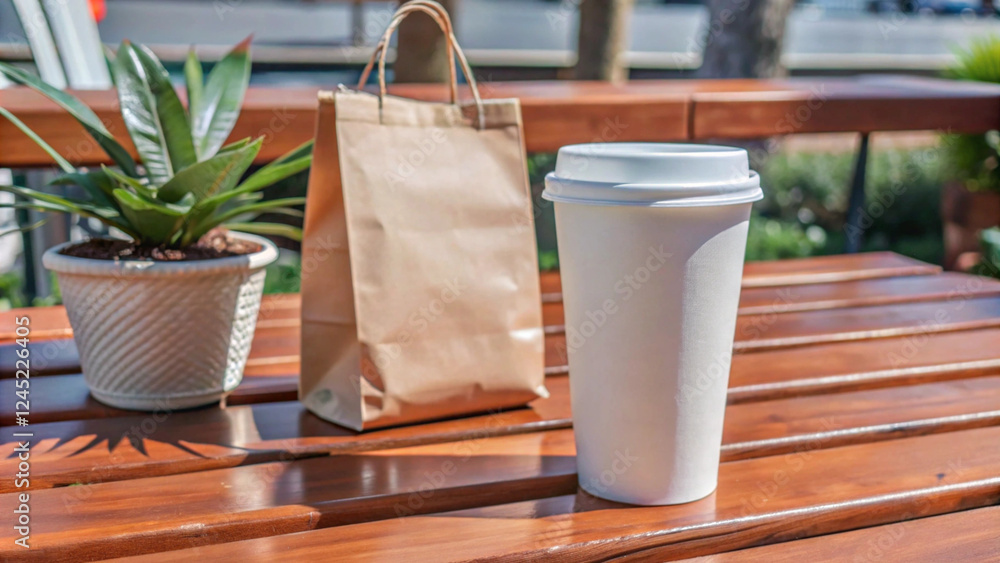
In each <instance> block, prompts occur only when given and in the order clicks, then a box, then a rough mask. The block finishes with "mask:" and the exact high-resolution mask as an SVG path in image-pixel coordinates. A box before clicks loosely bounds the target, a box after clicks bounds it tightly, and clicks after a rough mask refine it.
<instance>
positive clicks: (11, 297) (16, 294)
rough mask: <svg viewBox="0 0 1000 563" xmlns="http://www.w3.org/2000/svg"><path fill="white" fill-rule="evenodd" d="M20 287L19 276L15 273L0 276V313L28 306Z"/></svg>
mask: <svg viewBox="0 0 1000 563" xmlns="http://www.w3.org/2000/svg"><path fill="white" fill-rule="evenodd" d="M21 286H22V280H21V276H20V275H18V274H17V272H7V273H5V274H0V311H6V310H7V309H13V308H16V307H24V306H26V305H27V304H28V301H27V299H26V298H25V297H24V291H22V290H21Z"/></svg>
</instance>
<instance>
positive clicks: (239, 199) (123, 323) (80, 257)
mask: <svg viewBox="0 0 1000 563" xmlns="http://www.w3.org/2000/svg"><path fill="white" fill-rule="evenodd" d="M109 65H110V67H111V69H112V76H113V78H114V82H115V85H116V88H117V91H118V100H119V102H120V105H121V115H122V118H123V120H124V122H125V126H126V129H127V130H128V133H129V136H130V137H131V139H132V142H133V143H134V145H135V151H136V153H138V155H139V156H140V160H141V162H140V163H137V162H135V161H134V160H133V158H132V156H130V153H129V151H128V150H126V149H125V148H124V147H123V146H122V145H121V144H119V143H118V141H116V140H115V138H114V137H113V136H112V135H111V134H110V133H109V132H108V130H107V128H106V127H105V126H104V124H103V123H102V122H101V121H100V119H99V118H98V117H97V115H96V114H94V112H93V111H91V110H90V109H89V108H88V107H87V106H86V105H84V104H83V103H81V102H80V101H79V100H77V99H76V98H74V97H73V96H71V95H69V94H67V93H65V92H63V91H61V90H59V89H57V88H54V87H52V86H50V85H48V84H46V83H44V82H42V81H40V80H39V79H38V78H36V77H34V76H33V75H30V74H28V73H26V72H24V71H22V70H20V69H17V68H15V67H12V66H9V65H3V64H0V73H2V74H4V75H6V76H7V77H8V78H10V79H11V80H13V81H14V82H16V83H19V84H22V85H25V86H29V87H31V88H34V89H35V90H37V91H38V92H40V93H42V94H44V95H45V96H47V97H48V98H49V99H51V100H52V101H54V102H55V103H57V104H59V105H60V106H61V107H62V108H63V109H65V110H66V111H67V112H69V113H70V114H71V115H72V116H73V117H74V118H76V120H77V121H78V122H80V124H81V125H83V127H84V129H85V130H86V131H87V132H88V133H89V134H90V135H91V136H92V137H93V138H94V140H95V141H96V142H97V144H98V145H99V146H100V147H101V148H102V149H103V150H104V152H105V153H107V155H108V157H109V158H110V159H111V161H113V162H114V163H115V166H114V167H108V166H102V167H101V168H99V169H98V168H94V169H76V168H74V167H73V165H72V164H70V162H69V161H68V160H67V159H65V158H64V157H63V156H61V155H60V154H59V153H58V152H56V151H55V150H54V149H53V148H52V147H51V146H49V145H48V144H47V143H46V142H45V141H44V140H42V139H41V138H40V137H39V136H38V135H36V134H35V133H34V132H33V131H31V130H30V129H29V128H28V127H27V126H26V125H25V124H24V123H23V122H21V121H20V120H19V119H18V118H17V117H16V116H14V115H12V114H11V113H10V112H9V111H7V110H4V109H3V108H0V115H2V116H3V117H5V118H7V119H8V120H10V121H11V122H12V123H13V124H14V125H15V126H17V127H18V128H19V129H20V130H21V131H23V132H24V133H25V134H26V135H27V136H29V137H30V138H31V139H32V140H33V141H34V142H35V143H37V144H38V145H39V146H40V147H41V148H42V149H44V150H45V151H46V152H47V153H48V154H49V155H50V156H51V157H52V158H53V160H55V162H56V164H57V165H58V166H59V168H61V169H62V171H63V172H64V174H63V175H61V176H59V177H58V178H56V179H55V180H54V181H53V182H52V184H57V185H65V184H74V185H78V186H80V188H82V191H84V192H85V193H86V194H87V197H86V198H85V199H76V198H70V197H63V196H59V195H54V194H51V193H47V192H45V191H40V190H33V189H29V188H25V187H18V186H13V185H0V190H2V191H6V192H11V193H13V194H15V195H16V196H17V197H18V200H17V201H16V202H15V203H13V204H7V206H9V207H15V208H25V209H35V210H40V211H43V212H53V213H76V214H79V215H82V216H85V217H90V218H93V219H97V220H98V221H100V222H102V223H104V224H105V225H107V226H108V227H110V229H111V231H112V232H113V233H116V234H120V235H122V238H115V239H110V238H109V239H92V240H89V241H85V242H83V243H66V244H62V245H59V246H56V247H53V248H51V249H49V250H48V251H47V252H45V254H44V256H43V258H42V260H43V263H44V265H45V267H46V268H48V269H50V270H52V271H54V272H55V273H56V275H57V277H58V280H59V285H60V289H61V290H62V295H63V300H64V303H65V305H66V311H67V313H68V315H69V319H70V323H71V324H72V326H73V335H74V339H75V340H76V344H77V348H78V349H79V354H80V363H81V366H82V367H83V372H84V377H85V379H86V381H87V385H88V386H89V387H90V390H91V393H92V394H93V395H94V397H96V398H97V399H98V400H100V401H101V402H103V403H106V404H109V405H112V406H115V407H119V408H125V409H141V410H152V409H163V408H168V409H177V408H187V407H195V406H199V405H204V404H209V403H213V402H217V401H219V400H220V399H221V398H222V397H224V396H225V395H226V394H227V393H228V392H230V391H232V389H233V388H235V387H236V385H237V384H239V382H240V380H241V379H242V376H243V367H244V365H245V363H246V359H247V354H248V352H249V348H250V342H251V340H252V339H253V332H254V327H255V324H256V319H257V312H258V310H259V307H260V299H261V293H262V290H263V284H264V276H265V272H264V267H265V266H266V265H267V264H269V263H271V262H273V261H274V260H275V258H276V257H277V249H276V248H275V246H274V244H272V243H271V242H270V241H268V240H267V239H265V238H263V237H260V236H255V235H253V234H245V233H257V234H275V235H283V236H288V237H291V238H301V231H300V230H299V229H297V228H294V227H291V226H288V225H282V224H271V223H254V222H249V221H251V220H252V219H253V218H255V217H256V216H257V215H259V214H261V213H263V212H269V213H285V214H291V215H299V216H301V212H300V211H298V210H295V209H293V206H297V205H300V204H303V203H304V200H305V198H300V197H292V198H283V199H276V200H271V201H265V200H263V199H262V194H261V190H262V189H263V188H265V187H267V186H270V185H272V184H274V183H275V182H277V181H279V180H282V179H284V178H287V177H289V176H291V175H292V174H295V173H297V172H299V171H301V170H304V169H306V168H307V167H308V166H309V164H310V161H311V158H312V156H311V154H312V143H311V142H309V143H306V144H304V145H302V146H300V147H298V148H296V149H295V150H293V151H291V152H289V153H288V154H286V155H284V156H282V157H281V158H279V159H278V160H276V161H274V162H272V163H270V164H268V165H266V166H264V167H262V168H260V169H259V170H257V171H256V172H254V173H252V174H250V175H249V176H248V177H246V178H243V176H244V174H245V172H246V171H247V170H248V169H249V167H250V166H251V164H252V163H253V161H254V157H255V156H256V155H257V152H258V151H259V150H260V146H261V142H262V139H261V138H258V139H249V138H248V139H242V140H239V141H236V142H232V143H229V144H226V140H227V138H228V137H229V135H230V133H231V131H232V129H233V125H234V124H235V122H236V118H237V117H238V116H239V112H240V107H241V105H242V103H243V96H244V93H245V92H246V89H247V85H248V83H249V77H250V52H249V39H248V40H247V41H244V42H242V43H240V44H239V45H237V46H236V47H235V48H233V50H232V51H231V52H229V53H228V54H227V55H226V56H225V57H224V58H222V59H221V60H220V61H219V62H218V63H217V64H216V65H215V66H214V67H213V68H212V70H211V72H210V73H209V74H208V76H207V77H203V75H202V66H201V63H200V62H199V61H198V59H197V58H196V57H195V56H194V53H193V52H192V53H191V55H190V56H189V57H188V60H187V61H186V64H185V68H184V72H185V78H186V83H187V84H186V86H187V100H188V104H187V107H185V106H184V105H182V103H181V100H180V97H179V96H178V94H177V93H176V92H175V91H174V88H173V87H172V86H171V83H170V80H169V76H168V74H167V71H166V70H165V69H164V68H163V65H162V64H161V63H160V61H159V60H157V58H156V56H155V55H154V54H153V53H152V52H151V51H150V50H149V49H146V48H145V47H142V46H139V45H133V44H131V43H129V42H128V41H126V42H123V43H122V44H121V47H120V48H119V49H118V51H117V53H116V54H115V55H114V56H111V55H109ZM222 225H225V226H226V227H228V229H225V228H222ZM230 229H231V230H230ZM235 231H241V232H235Z"/></svg>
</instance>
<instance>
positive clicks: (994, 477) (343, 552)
mask: <svg viewBox="0 0 1000 563" xmlns="http://www.w3.org/2000/svg"><path fill="white" fill-rule="evenodd" d="M542 434H543V439H541V440H540V441H538V442H533V444H532V445H531V446H525V445H524V444H521V448H520V449H518V450H517V453H514V452H511V454H512V455H513V456H514V457H517V458H519V459H521V460H523V461H524V462H525V463H526V464H528V463H532V461H531V460H533V463H534V464H535V471H536V474H537V475H538V477H537V478H539V479H551V481H552V482H551V483H550V486H551V487H552V488H553V490H557V489H560V488H564V487H567V488H573V487H575V478H574V477H573V476H572V475H566V476H565V480H564V481H561V480H560V479H559V477H558V476H557V475H558V474H559V472H560V471H561V470H563V469H564V466H563V463H564V462H563V460H564V459H566V458H569V456H571V455H572V452H573V449H572V442H571V441H570V440H568V439H567V438H568V437H569V431H566V430H562V431H554V432H546V433H542ZM531 438H536V439H537V438H539V437H538V436H536V435H525V436H512V437H505V438H495V439H491V442H492V443H490V444H487V445H484V446H483V447H482V448H481V449H480V450H479V452H477V455H478V456H479V457H483V456H498V457H504V456H503V454H502V453H501V452H502V449H503V448H505V447H507V446H513V443H514V442H515V441H517V440H529V439H531ZM997 440H1000V428H984V429H976V430H966V431H961V432H953V433H948V434H940V435H934V436H922V437H916V438H905V439H901V440H891V441H887V442H879V443H873V444H862V445H855V446H846V447H843V448H834V449H829V450H816V451H803V452H797V453H794V454H786V455H779V456H769V457H763V458H757V459H750V460H745V461H737V462H730V463H723V464H722V466H721V467H720V470H719V488H718V490H717V491H716V492H715V493H713V494H712V495H710V496H709V497H707V498H705V499H703V500H700V501H696V502H692V503H689V504H685V505H677V506H666V507H628V506H627V505H622V504H618V503H614V502H610V501H604V500H601V499H597V498H595V497H592V496H590V495H588V494H587V493H584V492H576V493H575V494H566V495H563V496H554V497H549V498H544V499H538V500H532V501H527V502H518V503H509V504H502V505H495V506H483V507H480V508H474V509H467V510H462V511H457V512H452V513H446V514H434V515H427V516H421V515H417V514H414V515H411V516H409V517H407V518H390V519H386V520H382V521H376V522H368V523H359V524H356V525H344V526H337V527H331V528H327V529H323V530H318V531H312V532H308V533H305V534H294V535H292V534H289V535H275V534H273V533H271V534H267V537H261V538H259V539H254V540H252V541H243V542H236V543H223V544H221V545H214V546H210V547H201V548H198V549H192V550H187V551H178V552H175V553H159V554H157V555H156V556H155V557H154V558H150V559H149V560H156V561H192V560H199V561H232V560H240V559H245V558H250V559H253V560H264V559H267V558H269V557H270V558H275V557H280V558H282V559H284V560H289V559H292V560H308V559H310V558H313V559H322V560H327V561H339V560H348V559H350V558H351V557H352V556H356V555H357V554H364V557H365V560H366V561H372V562H380V561H401V560H407V561H424V560H426V561H473V560H485V559H490V560H494V561H525V560H530V559H534V558H538V559H542V558H544V560H546V561H572V562H578V561H601V560H607V559H609V558H612V557H622V556H626V555H630V556H637V555H638V554H639V553H640V552H641V553H642V555H643V558H642V559H640V560H650V561H664V560H670V559H679V558H682V557H691V556H695V555H705V554H709V553H716V552H719V551H728V550H733V549H740V548H744V547H752V546H755V545H758V544H761V543H773V542H780V541H787V540H791V539H797V538H803V537H811V536H817V535H821V534H829V533H833V532H840V531H846V530H852V529H857V528H862V527H866V526H873V525H881V524H886V523H890V522H898V521H903V520H908V519H912V518H917V517H921V516H930V515H937V514H944V513H948V512H953V511H956V510H962V509H968V508H979V507H984V506H990V505H992V504H995V503H996V502H998V501H1000V476H998V475H1000V473H998V471H1000V449H998V448H997V447H996V444H997ZM484 442H485V441H484ZM502 442H503V444H502ZM452 446H453V445H445V446H433V447H431V448H444V451H445V452H448V449H447V448H450V447H452ZM529 450H530V451H532V454H531V455H529V456H527V458H525V457H524V452H526V451H529ZM424 451H425V452H427V450H424ZM380 455H383V456H386V457H388V458H389V459H392V457H393V455H394V454H391V453H388V452H382V453H381V454H380ZM445 457H448V456H447V454H446V456H445ZM570 459H571V458H570ZM313 461H314V460H305V461H302V462H295V463H311V462H313ZM422 461H423V460H416V459H409V460H408V462H407V465H408V467H418V466H419V465H420V463H421V462H422ZM435 462H437V463H438V464H440V463H441V461H440V460H439V459H435ZM464 467H465V466H464V465H463V466H459V468H458V470H457V472H456V475H462V476H463V477H464V472H463V469H464ZM231 471H234V470H231ZM286 473H287V471H286ZM284 474H285V473H283V475H284ZM463 477H456V478H455V480H454V482H455V483H456V484H457V483H459V482H464V481H462V479H463ZM509 477H510V478H520V477H522V475H521V474H520V473H511V474H510V475H509ZM132 483H135V482H132ZM109 485H115V484H109ZM445 486H447V485H445ZM46 493H49V491H39V493H38V494H39V495H45V494H46ZM295 494H296V495H298V496H297V497H296V498H294V499H290V500H292V501H293V502H295V504H294V505H293V506H291V507H289V509H291V508H294V509H295V510H296V511H300V512H301V513H303V514H301V515H300V516H298V518H297V525H296V526H291V525H290V526H289V528H293V527H294V528H299V529H301V528H306V527H307V526H310V525H311V526H314V527H322V523H321V522H322V516H321V515H320V514H315V512H318V511H321V510H322V509H323V505H321V506H315V505H309V504H308V502H302V501H303V500H304V499H303V498H302V495H303V494H304V492H303V491H302V490H301V489H299V488H296V489H295ZM440 494H445V488H443V487H438V488H436V489H435V494H434V495H433V496H432V497H431V499H435V500H436V499H437V495H440ZM198 500H200V498H199V499H198ZM428 500H430V499H428ZM297 514H298V513H297ZM305 514H313V518H314V520H313V521H312V522H307V518H306V516H305ZM68 524H69V523H68ZM107 524H108V523H107V522H105V524H104V525H107ZM248 528H250V530H249V531H250V533H253V532H254V531H256V532H257V533H261V531H260V530H259V529H256V530H255V529H253V528H252V527H249V526H248ZM286 531H290V530H288V529H286ZM236 535H237V534H235V533H233V534H227V535H226V536H225V539H227V540H232V539H236V538H235V536H236ZM96 537H99V534H97V533H93V534H88V535H86V536H84V537H83V538H82V539H83V541H85V542H87V544H88V545H89V544H91V543H94V542H95V541H97V540H96V539H94V538H96ZM219 539H222V538H219V537H218V536H216V537H212V536H211V535H210V531H209V530H205V531H204V532H203V533H202V534H200V535H199V536H197V537H187V538H184V539H183V541H182V542H177V543H174V544H171V545H178V544H180V543H187V544H188V545H192V546H195V545H199V544H201V545H205V544H208V543H212V542H213V541H218V540H219ZM52 545H53V549H52V551H51V553H52V554H53V555H57V554H58V553H60V550H59V548H58V547H56V546H57V545H58V539H57V538H53V543H52ZM84 549H86V547H85V546H81V548H80V551H78V553H88V552H89V551H84ZM141 549H142V548H141V544H136V543H132V542H129V543H126V542H119V543H117V544H113V545H107V546H106V547H105V551H103V553H105V554H108V553H113V554H115V555H118V554H122V555H124V554H125V553H127V552H129V551H133V552H137V551H140V550H141ZM140 560H141V559H140Z"/></svg>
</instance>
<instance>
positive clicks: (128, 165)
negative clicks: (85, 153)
mask: <svg viewBox="0 0 1000 563" xmlns="http://www.w3.org/2000/svg"><path fill="white" fill-rule="evenodd" d="M0 74H3V75H4V76H6V77H7V78H9V79H10V80H12V81H13V82H16V83H17V84H20V85H22V86H27V87H29V88H32V89H34V90H35V91H37V92H39V93H40V94H42V95H44V96H45V97H47V98H48V99H50V100H52V101H53V102H55V103H56V104H58V105H59V106H60V107H62V108H63V109H64V110H66V111H67V112H69V114H70V115H72V116H73V118H75V119H76V120H77V121H79V122H80V124H81V125H83V128H84V129H85V130H86V131H87V133H88V134H90V136H91V137H93V138H94V140H95V141H97V144H98V145H100V146H101V148H102V149H104V152H105V153H107V155H108V156H109V157H111V159H112V160H114V161H115V163H116V164H118V166H119V167H120V168H121V169H122V170H124V171H125V173H126V174H128V175H129V176H138V172H137V170H136V166H135V160H133V159H132V156H131V155H129V153H128V151H127V150H125V148H124V147H122V146H121V145H120V144H119V143H118V141H116V140H115V138H114V137H113V136H112V135H111V133H109V132H108V129H107V128H106V127H105V126H104V123H102V122H101V120H100V119H99V118H98V117H97V114H95V113H94V112H93V111H92V110H91V109H90V108H89V107H87V106H86V105H85V104H84V103H83V102H81V101H80V100H78V99H76V98H74V97H73V96H71V95H69V94H67V93H66V92H63V91H62V90H60V89H58V88H55V87H53V86H50V85H48V84H46V83H45V82H43V81H42V80H41V79H40V78H38V77H36V76H33V75H31V74H28V73H27V72H25V71H23V70H21V69H19V68H17V67H13V66H10V65H8V64H5V63H0Z"/></svg>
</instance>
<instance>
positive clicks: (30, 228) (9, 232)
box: [0, 217, 49, 238]
mask: <svg viewBox="0 0 1000 563" xmlns="http://www.w3.org/2000/svg"><path fill="white" fill-rule="evenodd" d="M48 220H49V218H48V217H46V218H44V219H42V220H40V221H37V222H35V223H33V224H31V225H27V226H24V227H21V226H17V227H11V228H9V229H7V230H6V231H0V238H3V237H5V236H7V235H12V234H14V233H26V232H28V231H33V230H35V229H37V228H38V227H41V226H42V225H44V224H45V223H46V222H48Z"/></svg>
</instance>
